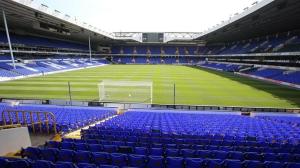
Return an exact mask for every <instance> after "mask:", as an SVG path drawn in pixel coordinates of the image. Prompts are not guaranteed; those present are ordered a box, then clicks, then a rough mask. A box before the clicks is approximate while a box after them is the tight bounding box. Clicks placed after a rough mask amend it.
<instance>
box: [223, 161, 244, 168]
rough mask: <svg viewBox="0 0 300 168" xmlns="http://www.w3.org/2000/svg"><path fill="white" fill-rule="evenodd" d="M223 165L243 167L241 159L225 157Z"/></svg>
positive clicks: (230, 167)
mask: <svg viewBox="0 0 300 168" xmlns="http://www.w3.org/2000/svg"><path fill="white" fill-rule="evenodd" d="M223 166H224V167H226V168H242V167H243V163H242V162H241V161H240V160H231V159H225V160H224V163H223Z"/></svg>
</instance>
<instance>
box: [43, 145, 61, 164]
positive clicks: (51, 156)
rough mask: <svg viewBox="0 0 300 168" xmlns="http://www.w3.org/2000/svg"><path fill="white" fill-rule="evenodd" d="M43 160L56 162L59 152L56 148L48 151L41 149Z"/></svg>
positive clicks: (47, 149)
mask: <svg viewBox="0 0 300 168" xmlns="http://www.w3.org/2000/svg"><path fill="white" fill-rule="evenodd" d="M40 151H41V158H42V159H43V160H48V161H51V162H56V158H57V155H58V152H59V150H58V149H56V148H46V149H41V150H40Z"/></svg>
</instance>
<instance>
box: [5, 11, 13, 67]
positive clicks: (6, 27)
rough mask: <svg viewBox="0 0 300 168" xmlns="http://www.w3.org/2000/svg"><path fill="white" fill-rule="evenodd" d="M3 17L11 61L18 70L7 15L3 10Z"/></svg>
mask: <svg viewBox="0 0 300 168" xmlns="http://www.w3.org/2000/svg"><path fill="white" fill-rule="evenodd" d="M2 15H3V21H4V26H5V31H6V36H7V41H8V46H9V51H10V56H11V61H12V64H13V67H14V69H16V65H15V58H14V53H13V49H12V46H11V41H10V36H9V31H8V26H7V21H6V15H5V11H4V9H3V10H2Z"/></svg>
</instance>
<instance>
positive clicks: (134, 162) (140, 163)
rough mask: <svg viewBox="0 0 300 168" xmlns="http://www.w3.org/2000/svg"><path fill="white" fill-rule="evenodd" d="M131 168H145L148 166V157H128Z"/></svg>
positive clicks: (132, 155)
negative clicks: (132, 167)
mask: <svg viewBox="0 0 300 168" xmlns="http://www.w3.org/2000/svg"><path fill="white" fill-rule="evenodd" d="M128 161H129V166H134V167H145V166H146V161H147V160H146V156H144V155H134V154H131V155H129V156H128Z"/></svg>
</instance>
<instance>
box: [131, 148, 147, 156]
mask: <svg viewBox="0 0 300 168" xmlns="http://www.w3.org/2000/svg"><path fill="white" fill-rule="evenodd" d="M134 153H135V154H137V155H148V150H147V148H145V147H135V148H134Z"/></svg>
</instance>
